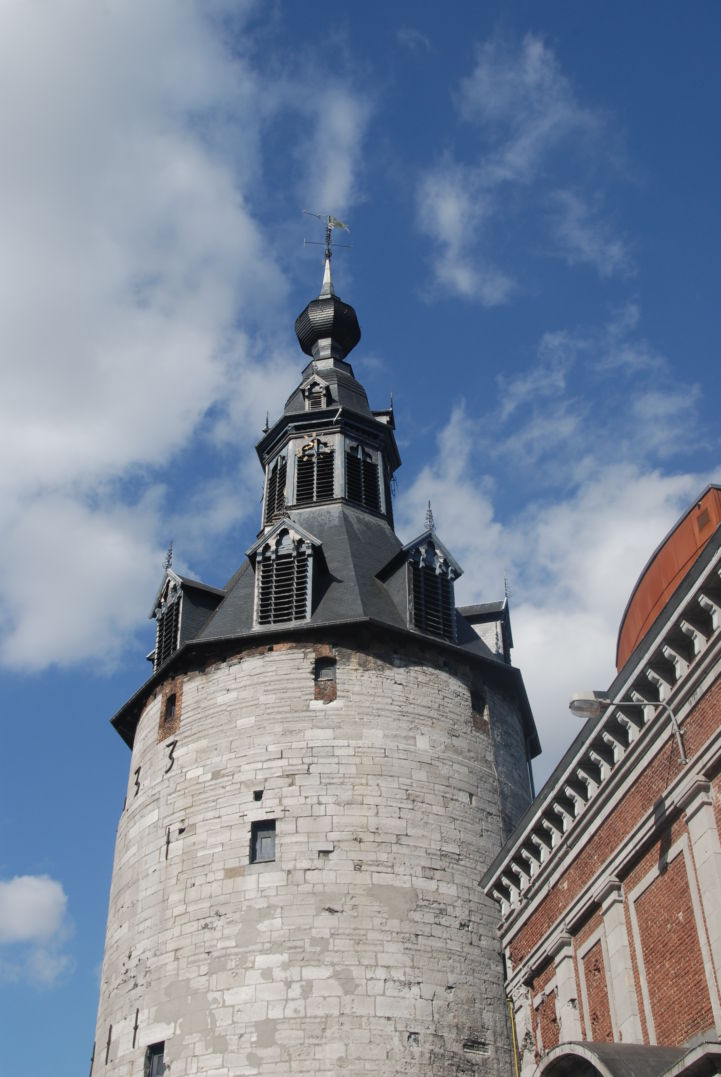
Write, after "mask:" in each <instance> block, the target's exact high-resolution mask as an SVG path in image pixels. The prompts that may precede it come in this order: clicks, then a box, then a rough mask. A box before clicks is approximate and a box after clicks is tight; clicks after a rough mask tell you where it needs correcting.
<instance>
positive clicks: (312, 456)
mask: <svg viewBox="0 0 721 1077" xmlns="http://www.w3.org/2000/svg"><path fill="white" fill-rule="evenodd" d="M333 463H334V461H333V450H332V449H330V450H328V449H321V450H317V451H310V452H307V453H303V454H301V455H300V456H299V457H298V460H297V463H296V479H295V500H296V503H297V504H298V505H308V504H310V503H312V502H313V501H329V500H330V499H331V498H332V497H333V483H334V478H333V473H334V467H333Z"/></svg>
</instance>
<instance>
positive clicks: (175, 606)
mask: <svg viewBox="0 0 721 1077" xmlns="http://www.w3.org/2000/svg"><path fill="white" fill-rule="evenodd" d="M182 608H183V585H182V580H181V578H180V576H178V575H176V573H175V572H173V570H172V569H171V568H167V569H166V570H165V579H164V580H163V583H162V584H161V587H160V590H159V591H158V593H157V595H156V596H155V602H154V604H153V609H152V612H151V614H150V616H151V617H154V618H155V650H154V651H152V652H151V653H150V654H149V655H148V659H149V660H150V661H152V663H153V672H155V670H156V669H159V668H160V666H162V664H163V663H164V662H167V660H168V659H169V658H170V656H171V655H172V654H174V653H175V651H177V649H178V641H179V639H180V617H181V613H182Z"/></svg>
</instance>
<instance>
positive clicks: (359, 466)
mask: <svg viewBox="0 0 721 1077" xmlns="http://www.w3.org/2000/svg"><path fill="white" fill-rule="evenodd" d="M345 472H346V496H347V498H348V500H349V501H354V502H355V503H356V504H357V505H363V506H364V508H366V509H372V510H373V511H374V512H380V507H381V493H380V484H379V481H378V465H377V464H376V463H375V461H374V460H373V459H371V457H370V456H369V454H368V453H364V454H363V456H362V458H361V457H360V456H358V455H357V454H356V453H355V452H348V453H346V456H345Z"/></svg>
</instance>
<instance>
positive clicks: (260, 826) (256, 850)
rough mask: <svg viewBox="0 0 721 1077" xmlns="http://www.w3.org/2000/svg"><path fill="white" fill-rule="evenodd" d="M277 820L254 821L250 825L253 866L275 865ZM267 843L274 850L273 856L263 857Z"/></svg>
mask: <svg viewBox="0 0 721 1077" xmlns="http://www.w3.org/2000/svg"><path fill="white" fill-rule="evenodd" d="M276 833H277V831H276V820H275V819H254V820H253V821H252V822H251V824H250V859H249V863H251V864H274V863H275V860H276ZM266 841H267V843H268V846H269V847H271V849H272V856H266V855H261V848H262V846H263V845H264V844H265V842H266Z"/></svg>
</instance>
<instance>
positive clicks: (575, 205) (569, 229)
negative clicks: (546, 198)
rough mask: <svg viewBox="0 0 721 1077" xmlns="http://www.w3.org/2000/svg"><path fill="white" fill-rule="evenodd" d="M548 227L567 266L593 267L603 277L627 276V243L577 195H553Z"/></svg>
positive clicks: (629, 265)
mask: <svg viewBox="0 0 721 1077" xmlns="http://www.w3.org/2000/svg"><path fill="white" fill-rule="evenodd" d="M551 228H552V234H553V238H554V240H555V241H556V243H557V245H558V251H559V254H560V255H561V257H563V258H565V260H566V261H567V262H568V264H569V265H571V266H574V265H590V266H593V267H594V269H596V270H598V273H599V274H600V275H601V276H602V277H611V276H613V275H614V274H615V273H622V274H628V273H630V271H631V262H630V257H629V253H628V249H627V246H626V244H625V243H624V241H623V240H622V239H620V238H619V237H618V236H616V235H614V234H613V231H612V229H611V227H610V225H609V223H608V221H605V220H604V219H603V218H602V217H601V215H600V213H599V211H598V209H597V208H592V207H591V206H589V205H588V203H587V201H586V199H585V198H583V196H582V195H580V194H579V193H578V192H575V191H555V192H554V194H553V195H552V197H551Z"/></svg>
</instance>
